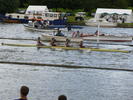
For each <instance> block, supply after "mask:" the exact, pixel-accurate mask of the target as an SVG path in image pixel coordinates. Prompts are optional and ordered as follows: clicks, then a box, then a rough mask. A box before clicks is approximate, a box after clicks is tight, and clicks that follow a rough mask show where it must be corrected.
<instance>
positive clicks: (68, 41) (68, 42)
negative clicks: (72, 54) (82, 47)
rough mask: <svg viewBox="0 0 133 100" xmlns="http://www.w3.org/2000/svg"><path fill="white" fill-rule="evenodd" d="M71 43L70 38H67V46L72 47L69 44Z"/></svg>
mask: <svg viewBox="0 0 133 100" xmlns="http://www.w3.org/2000/svg"><path fill="white" fill-rule="evenodd" d="M69 44H70V40H69V39H66V43H65V46H66V47H70V45H69Z"/></svg>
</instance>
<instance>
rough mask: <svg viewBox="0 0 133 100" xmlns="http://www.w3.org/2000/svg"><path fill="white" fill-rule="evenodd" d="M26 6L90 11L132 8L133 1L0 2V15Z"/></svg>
mask: <svg viewBox="0 0 133 100" xmlns="http://www.w3.org/2000/svg"><path fill="white" fill-rule="evenodd" d="M28 5H47V6H48V8H56V9H57V8H64V9H66V8H67V9H72V10H75V9H84V11H92V10H94V9H96V8H128V7H129V6H130V7H133V0H0V13H5V12H12V11H14V10H15V9H16V8H17V7H18V6H19V7H20V8H23V7H27V6H28Z"/></svg>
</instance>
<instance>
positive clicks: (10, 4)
mask: <svg viewBox="0 0 133 100" xmlns="http://www.w3.org/2000/svg"><path fill="white" fill-rule="evenodd" d="M18 6H19V0H0V13H1V14H5V13H7V12H8V13H10V12H14V11H15V10H16V9H17V8H18Z"/></svg>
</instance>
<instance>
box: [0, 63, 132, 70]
mask: <svg viewBox="0 0 133 100" xmlns="http://www.w3.org/2000/svg"><path fill="white" fill-rule="evenodd" d="M0 64H16V65H31V66H49V67H62V68H74V69H98V70H112V71H129V72H133V69H126V68H106V67H92V66H78V65H63V64H45V63H33V62H13V61H0Z"/></svg>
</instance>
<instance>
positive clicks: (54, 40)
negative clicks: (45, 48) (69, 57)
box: [50, 38, 56, 46]
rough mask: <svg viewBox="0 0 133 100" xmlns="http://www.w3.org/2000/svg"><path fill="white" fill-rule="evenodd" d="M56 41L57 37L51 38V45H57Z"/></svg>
mask: <svg viewBox="0 0 133 100" xmlns="http://www.w3.org/2000/svg"><path fill="white" fill-rule="evenodd" d="M55 42H56V39H55V38H52V39H51V42H50V45H51V46H56V44H55Z"/></svg>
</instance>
